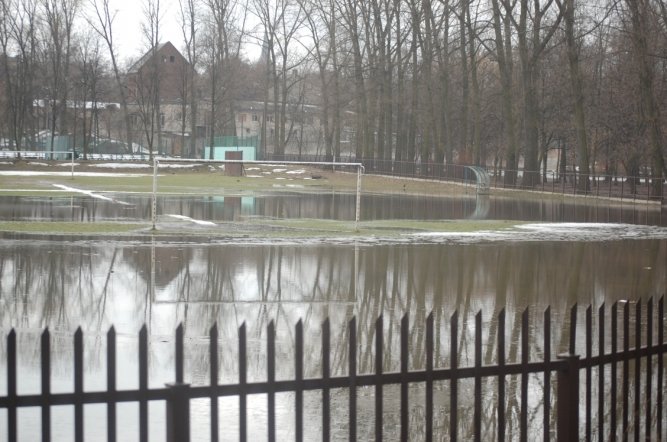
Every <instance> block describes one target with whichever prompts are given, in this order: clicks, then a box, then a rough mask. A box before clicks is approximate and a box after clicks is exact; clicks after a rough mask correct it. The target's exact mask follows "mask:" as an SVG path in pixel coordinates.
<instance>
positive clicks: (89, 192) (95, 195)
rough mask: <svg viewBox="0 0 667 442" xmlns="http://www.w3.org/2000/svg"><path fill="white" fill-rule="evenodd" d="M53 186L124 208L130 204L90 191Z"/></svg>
mask: <svg viewBox="0 0 667 442" xmlns="http://www.w3.org/2000/svg"><path fill="white" fill-rule="evenodd" d="M54 186H55V187H57V188H59V189H62V190H65V191H67V192H74V193H82V194H84V195H88V196H90V197H92V198H98V199H101V200H104V201H111V202H112V203H118V204H122V205H124V206H130V205H131V204H130V203H126V202H124V201H118V200H115V199H113V198H109V197H108V196H104V195H98V194H96V193H94V192H93V191H92V190H84V189H77V188H75V187H69V186H65V185H63V184H54Z"/></svg>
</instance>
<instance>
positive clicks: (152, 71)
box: [135, 0, 162, 161]
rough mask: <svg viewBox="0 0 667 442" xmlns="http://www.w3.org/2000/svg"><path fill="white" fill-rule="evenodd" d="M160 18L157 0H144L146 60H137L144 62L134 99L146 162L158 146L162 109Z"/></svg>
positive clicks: (138, 76) (159, 143)
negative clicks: (145, 145)
mask: <svg viewBox="0 0 667 442" xmlns="http://www.w3.org/2000/svg"><path fill="white" fill-rule="evenodd" d="M161 20H162V12H161V10H160V0H146V1H145V3H144V22H143V23H142V25H141V29H142V33H143V37H144V41H145V43H146V46H147V48H148V52H147V53H146V56H147V59H142V60H139V63H142V62H143V63H144V64H142V65H141V66H137V70H136V75H137V77H136V78H137V80H136V82H137V84H136V91H135V92H136V97H135V98H136V101H137V104H138V105H139V112H140V116H141V124H142V128H143V131H144V136H145V138H146V142H147V144H148V151H149V160H150V161H153V151H154V149H155V147H157V149H158V150H161V149H162V112H161V109H160V105H161V97H160V80H161V76H162V71H161V69H160V60H159V56H158V50H159V48H160V22H161ZM156 138H157V139H156ZM156 144H157V146H156Z"/></svg>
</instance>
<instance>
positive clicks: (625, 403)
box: [622, 302, 630, 442]
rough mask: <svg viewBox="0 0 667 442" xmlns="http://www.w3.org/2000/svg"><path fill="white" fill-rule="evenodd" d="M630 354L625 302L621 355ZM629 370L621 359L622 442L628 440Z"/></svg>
mask: <svg viewBox="0 0 667 442" xmlns="http://www.w3.org/2000/svg"><path fill="white" fill-rule="evenodd" d="M629 353H630V309H629V305H628V303H627V302H626V303H625V304H624V305H623V355H624V356H627V355H628V354H629ZM629 372H630V368H629V362H628V359H627V357H624V358H623V428H622V431H623V433H622V436H623V441H624V442H625V441H627V440H628V408H629V407H630V405H629V396H630V383H629V381H630V379H629V378H630V374H629Z"/></svg>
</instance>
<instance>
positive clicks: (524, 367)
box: [519, 307, 530, 442]
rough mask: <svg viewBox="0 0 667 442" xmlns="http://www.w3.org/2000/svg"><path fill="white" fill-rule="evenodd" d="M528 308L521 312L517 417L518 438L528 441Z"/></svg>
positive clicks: (522, 441) (523, 441) (524, 441)
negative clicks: (519, 401) (519, 379)
mask: <svg viewBox="0 0 667 442" xmlns="http://www.w3.org/2000/svg"><path fill="white" fill-rule="evenodd" d="M529 334H530V333H529V322H528V308H527V307H526V309H524V311H523V313H522V314H521V414H520V417H519V439H520V440H521V442H527V441H528V355H529V352H530V349H529V348H528V342H529V341H528V338H529Z"/></svg>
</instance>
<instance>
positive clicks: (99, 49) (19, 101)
mask: <svg viewBox="0 0 667 442" xmlns="http://www.w3.org/2000/svg"><path fill="white" fill-rule="evenodd" d="M82 1H83V0H60V1H56V0H0V5H1V8H2V14H1V17H2V18H0V45H1V50H2V54H3V56H2V60H1V61H2V66H0V67H1V68H2V76H1V78H2V82H3V83H4V85H5V87H4V90H5V91H7V92H5V94H4V95H5V96H4V97H2V107H1V110H0V112H2V114H1V115H2V123H3V125H2V133H3V134H5V136H6V137H7V138H10V139H11V140H12V142H13V143H14V145H15V146H16V147H19V148H20V146H21V143H22V140H23V139H24V137H25V134H26V133H29V130H28V129H29V127H30V121H31V118H34V112H33V110H32V107H33V102H34V101H33V100H34V99H35V98H43V99H46V100H47V102H48V103H49V106H50V110H51V111H50V112H49V113H48V115H49V116H50V119H51V121H50V123H49V127H50V128H51V130H52V133H55V132H56V130H59V131H60V132H68V131H71V127H72V125H73V124H75V122H74V121H72V119H73V115H72V116H70V111H68V109H67V106H65V104H64V103H66V102H67V100H68V99H76V100H83V101H85V100H86V97H90V98H91V99H96V98H97V97H105V98H107V101H115V102H119V103H120V107H121V109H122V114H123V119H124V121H125V134H124V136H123V138H126V139H127V140H128V141H130V140H131V139H132V135H131V130H130V112H131V111H130V110H128V108H129V106H130V105H131V104H132V103H131V100H130V97H128V96H127V91H126V90H125V88H124V79H123V74H124V73H123V67H122V66H121V65H120V63H119V61H118V59H119V54H118V53H117V51H116V45H115V42H114V35H115V33H116V32H119V29H117V28H118V26H119V24H117V23H115V22H114V14H113V7H112V5H111V4H110V2H111V1H112V0H89V1H88V3H85V4H83V3H82ZM163 1H164V0H163ZM177 6H178V7H177V11H178V15H179V18H180V23H181V24H182V37H183V39H182V42H181V45H180V47H181V48H182V52H183V54H184V56H185V57H186V59H187V60H188V62H189V63H190V65H191V66H192V67H193V69H191V70H188V72H186V73H185V74H184V81H183V85H184V88H183V89H184V91H186V93H185V94H184V95H183V100H182V101H183V106H184V112H183V114H182V118H183V126H184V127H185V126H186V125H189V131H190V133H193V134H194V133H195V132H196V130H195V129H196V125H197V122H198V121H199V120H201V115H202V114H203V108H202V106H205V108H206V114H207V117H206V118H207V120H208V121H209V122H208V123H207V124H209V125H210V127H211V130H210V131H209V134H210V136H211V137H213V135H215V134H234V133H235V131H236V124H235V118H234V117H235V103H236V102H237V101H238V100H239V99H241V98H249V96H250V98H253V99H256V100H258V101H262V102H263V103H264V109H263V116H262V117H263V118H262V120H261V121H262V129H261V132H262V133H261V140H262V143H263V146H262V147H263V148H264V149H267V146H269V145H271V146H272V147H273V153H275V154H278V155H281V154H284V153H287V152H286V147H287V146H288V142H289V140H290V136H291V134H292V133H293V131H292V130H291V126H292V125H293V124H294V121H293V120H294V118H291V117H290V113H289V107H290V105H291V104H292V103H296V102H299V103H304V102H305V103H311V104H314V105H317V106H318V109H319V110H320V111H319V124H320V125H321V131H322V133H323V139H324V144H325V149H326V154H327V156H328V157H333V156H336V157H339V156H340V155H341V154H343V153H345V152H346V151H347V152H352V153H353V155H354V156H356V157H357V158H362V157H363V158H376V159H386V160H398V161H413V160H421V161H423V162H432V163H435V164H442V165H450V164H455V163H467V164H489V163H494V164H496V165H499V166H502V167H504V168H506V169H507V170H510V171H517V170H518V169H519V168H520V166H521V161H523V164H522V167H523V169H524V173H523V175H522V176H523V178H522V180H523V183H524V184H528V185H534V184H536V183H538V182H539V180H540V170H542V173H546V168H547V162H546V159H547V155H548V153H549V150H551V149H558V151H559V152H560V155H559V158H560V160H559V167H561V168H562V169H563V170H565V167H566V166H567V164H568V162H571V161H574V164H573V166H575V167H577V168H578V170H579V173H581V174H582V175H584V176H587V175H589V174H590V173H594V172H598V171H600V170H603V171H604V172H607V173H616V172H619V171H624V172H626V173H627V174H629V175H639V173H640V172H641V171H642V168H644V169H645V170H646V171H649V170H650V174H652V175H653V176H654V177H657V178H658V179H656V180H654V185H655V186H656V188H655V191H656V192H657V191H659V189H660V184H661V183H660V181H661V178H662V176H663V174H667V170H666V169H665V160H664V158H665V150H666V149H665V146H664V145H665V143H664V138H663V132H664V131H665V123H666V122H667V120H666V118H665V116H664V115H665V109H664V106H665V103H666V102H667V101H666V100H665V98H666V94H667V76H666V75H665V72H667V66H666V64H667V44H666V43H667V38H666V37H667V7H666V4H665V1H664V0H607V1H604V2H592V1H584V0H533V1H529V0H368V1H364V2H358V1H354V0H250V1H249V2H247V3H241V2H239V1H238V0H178V5H177ZM144 11H145V14H144V15H145V17H144V26H143V27H142V29H141V30H137V31H143V32H142V35H143V40H144V42H145V45H144V46H145V48H146V50H147V51H149V50H154V49H155V47H156V46H157V43H158V42H160V36H161V18H162V16H163V15H164V6H163V5H161V4H160V0H144ZM77 22H78V23H80V24H81V23H83V24H85V26H83V25H82V26H78V27H77V25H76V24H77ZM84 28H85V29H89V30H91V31H90V33H88V34H86V33H84V32H82V31H76V29H84ZM124 32H127V31H124ZM249 44H261V46H262V56H261V57H260V60H259V61H258V62H256V63H254V64H251V63H249V62H248V61H247V60H244V56H243V54H244V49H245V48H246V47H247V45H249ZM73 80H74V81H73ZM74 94H76V96H75V97H73V95H74ZM157 96H158V97H159V91H158V93H157ZM93 101H95V100H93ZM158 102H159V100H158ZM80 119H81V118H80ZM158 121H159V119H158ZM268 121H272V122H273V126H274V127H275V130H274V131H271V132H269V127H268V125H267V122H268ZM78 124H83V127H84V128H86V127H87V128H88V130H90V127H91V124H90V122H88V123H86V117H85V112H84V113H83V121H79V123H78ZM86 124H87V126H86ZM85 132H86V130H85V129H84V133H85ZM156 132H157V136H158V137H159V136H160V132H161V130H160V129H159V123H158V128H157V130H156ZM345 133H351V134H353V136H352V139H346V137H345V136H344V135H343V134H345ZM84 141H85V135H84ZM211 141H212V140H211ZM191 143H192V145H191V149H190V152H191V154H194V153H195V148H194V143H195V140H194V137H191ZM346 143H348V144H346ZM593 168H596V169H595V170H593ZM621 168H622V170H619V169H621ZM506 179H507V180H508V181H509V182H511V183H515V182H516V181H517V180H518V175H517V174H516V173H508V174H506ZM578 182H579V185H581V186H588V185H589V184H588V180H579V181H578Z"/></svg>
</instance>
